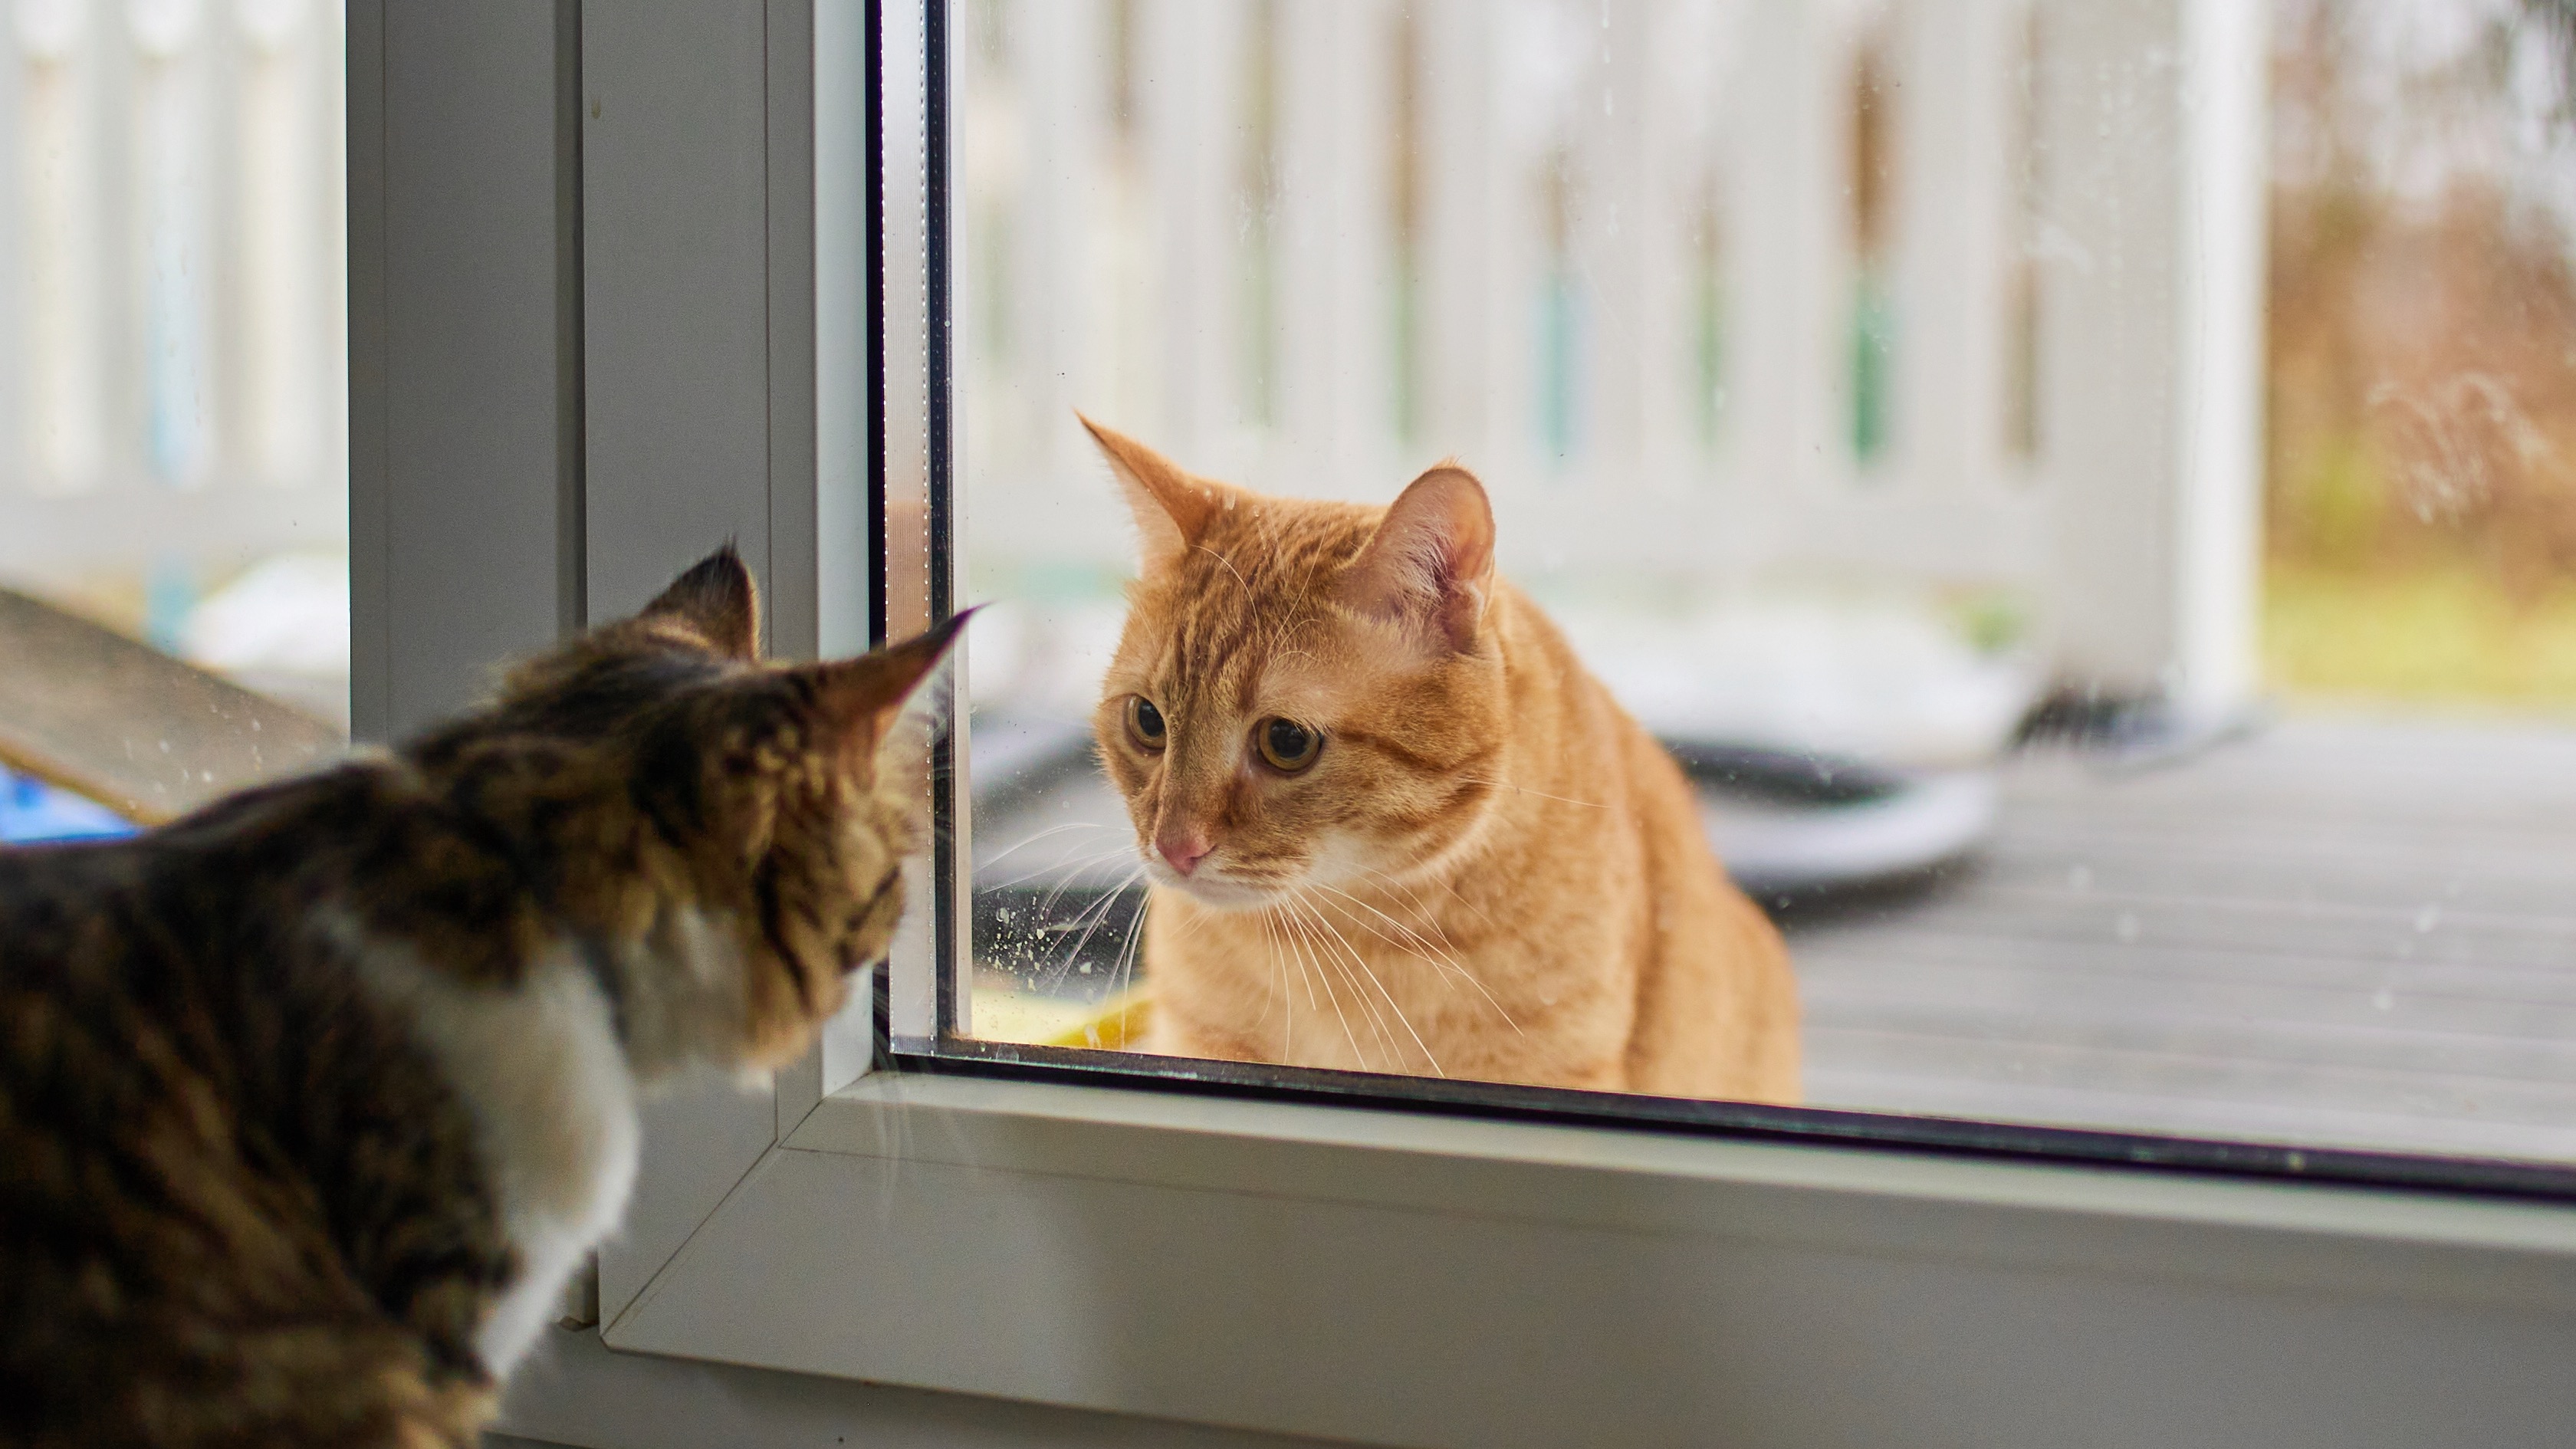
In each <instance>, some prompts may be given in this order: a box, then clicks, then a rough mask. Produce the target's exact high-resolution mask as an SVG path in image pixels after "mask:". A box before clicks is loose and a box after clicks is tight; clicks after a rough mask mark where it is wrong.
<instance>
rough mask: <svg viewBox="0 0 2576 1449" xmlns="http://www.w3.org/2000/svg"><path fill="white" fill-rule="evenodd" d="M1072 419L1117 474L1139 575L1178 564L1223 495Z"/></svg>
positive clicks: (1130, 441)
mask: <svg viewBox="0 0 2576 1449" xmlns="http://www.w3.org/2000/svg"><path fill="white" fill-rule="evenodd" d="M1074 416H1075V417H1076V418H1080V419H1081V421H1082V426H1083V427H1084V428H1085V429H1086V430H1088V431H1089V432H1090V434H1091V440H1092V441H1093V442H1095V443H1098V444H1099V445H1100V451H1101V454H1102V456H1104V457H1106V458H1107V459H1108V460H1109V471H1110V472H1111V473H1113V474H1115V475H1117V478H1118V489H1119V491H1120V492H1122V493H1124V494H1126V495H1127V507H1128V508H1129V509H1130V510H1131V511H1133V512H1134V513H1135V515H1136V533H1137V536H1138V539H1139V540H1140V542H1141V544H1142V548H1143V555H1144V557H1143V563H1144V572H1146V573H1149V574H1152V573H1159V572H1161V571H1163V570H1164V569H1168V568H1170V567H1171V566H1172V565H1173V564H1175V563H1177V562H1179V561H1180V558H1181V556H1182V555H1183V554H1186V553H1188V552H1189V551H1190V549H1191V547H1192V546H1193V545H1195V544H1197V542H1198V541H1199V535H1200V534H1203V533H1205V532H1207V526H1208V521H1209V520H1210V519H1212V518H1214V517H1216V515H1217V513H1218V511H1219V510H1221V509H1222V508H1223V507H1224V506H1225V496H1224V494H1223V493H1222V492H1221V491H1220V490H1219V489H1217V488H1216V487H1214V486H1212V485H1210V484H1207V483H1204V482H1201V481H1200V480H1198V479H1196V478H1193V477H1191V476H1190V475H1189V474H1187V473H1185V472H1183V471H1181V467H1180V465H1179V464H1177V463H1174V462H1173V461H1172V460H1171V459H1169V458H1166V457H1164V456H1163V455H1162V454H1160V453H1157V452H1155V451H1154V450H1153V449H1151V448H1148V447H1146V446H1145V445H1144V444H1142V443H1140V442H1137V441H1136V440H1135V439H1134V438H1131V437H1128V436H1127V435H1126V434H1125V433H1121V432H1118V431H1116V430H1115V429H1111V428H1104V427H1102V426H1101V425H1100V424H1098V423H1095V422H1093V421H1092V420H1091V419H1089V418H1087V417H1083V415H1082V414H1081V413H1079V412H1077V413H1075V414H1074Z"/></svg>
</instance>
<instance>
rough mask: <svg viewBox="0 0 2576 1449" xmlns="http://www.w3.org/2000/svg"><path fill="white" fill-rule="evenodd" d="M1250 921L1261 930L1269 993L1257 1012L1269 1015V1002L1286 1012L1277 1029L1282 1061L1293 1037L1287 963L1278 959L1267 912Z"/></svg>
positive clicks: (1293, 1014)
mask: <svg viewBox="0 0 2576 1449" xmlns="http://www.w3.org/2000/svg"><path fill="white" fill-rule="evenodd" d="M1254 923H1255V924H1256V925H1258V926H1259V927H1260V929H1261V949H1262V951H1263V952H1264V954H1266V955H1267V956H1268V957H1269V964H1270V970H1269V973H1268V974H1267V976H1266V977H1265V978H1264V984H1265V986H1266V987H1267V988H1268V990H1269V993H1270V994H1269V996H1268V997H1266V998H1264V1000H1263V1001H1262V1003H1261V1014H1262V1016H1263V1017H1265V1018H1267V1017H1268V1016H1269V1015H1270V1004H1271V1002H1273V1001H1276V1002H1277V1003H1279V1005H1280V1007H1281V1009H1282V1010H1283V1011H1284V1012H1285V1013H1286V1014H1287V1022H1286V1024H1285V1025H1283V1026H1281V1027H1280V1028H1279V1056H1280V1059H1281V1060H1283V1061H1284V1060H1286V1059H1287V1056H1288V1048H1289V1046H1290V1044H1291V1043H1293V1042H1295V1041H1296V1039H1297V993H1296V992H1294V991H1292V990H1290V989H1289V988H1288V971H1287V965H1286V963H1285V962H1283V961H1281V960H1280V957H1279V940H1278V937H1277V936H1276V935H1275V934H1274V933H1273V932H1272V930H1271V927H1270V917H1269V914H1268V913H1267V912H1264V913H1263V914H1262V915H1260V916H1258V917H1255V918H1254Z"/></svg>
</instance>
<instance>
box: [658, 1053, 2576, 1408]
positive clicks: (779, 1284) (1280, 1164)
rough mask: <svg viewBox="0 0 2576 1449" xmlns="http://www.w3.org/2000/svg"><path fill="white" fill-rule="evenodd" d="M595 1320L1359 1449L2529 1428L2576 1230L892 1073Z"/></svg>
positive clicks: (1583, 1133) (2487, 1216)
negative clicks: (658, 1273) (638, 1291)
mask: <svg viewBox="0 0 2576 1449" xmlns="http://www.w3.org/2000/svg"><path fill="white" fill-rule="evenodd" d="M782 1243H797V1244H802V1245H806V1247H805V1251H802V1252H800V1253H798V1254H796V1255H795V1256H794V1257H793V1258H782V1256H781V1255H780V1253H779V1251H778V1246H779V1245H780V1244H782ZM898 1243H899V1244H901V1245H902V1250H901V1251H893V1250H891V1249H892V1245H894V1244H898ZM607 1337H608V1342H609V1343H610V1344H611V1345H612V1346H613V1347H618V1348H621V1349H626V1350H630V1351H637V1350H640V1351H663V1352H683V1353H691V1354H696V1355H702V1356H707V1357H714V1358H720V1359H724V1360H728V1361H732V1362H737V1363H750V1364H760V1365H766V1366H771V1367H778V1368H787V1369H793V1370H798V1371H803V1372H810V1373H825V1374H834V1375H845V1376H851V1377H860V1378H867V1379H871V1380H876V1381H879V1382H894V1383H910V1384H915V1385H922V1386H935V1387H942V1388H949V1389H958V1390H965V1391H969V1392H978V1393H991V1394H999V1395H1005V1396H1011V1397H1021V1398H1029V1399H1035V1400H1039V1401H1042V1402H1051V1403H1061V1404H1069V1405H1078V1406H1083V1407H1091V1408H1107V1409H1116V1410H1121V1411H1128V1412H1141V1413H1148V1414H1154V1415H1160V1416H1168V1417H1178V1418H1185V1419H1193V1420H1201V1421H1213V1422H1225V1423H1235V1424H1242V1425H1246V1426H1250V1427H1259V1428H1265V1429H1270V1430H1273V1431H1281V1432H1298V1433H1309V1434H1319V1435H1327V1436H1331V1437H1335V1438H1344V1439H1350V1440H1354V1441H1357V1442H1363V1443H1384V1444H1475V1445H1515V1444H1529V1445H1550V1446H1556V1445H1564V1444H1570V1443H1620V1444H1660V1443H1696V1442H1706V1440H1707V1438H1708V1436H1709V1435H1711V1434H1712V1433H1722V1434H1723V1435H1724V1437H1725V1438H1726V1439H1727V1441H1728V1442H1733V1443H1743V1444H1749V1445H1767V1444H1782V1445H1791V1444H1795V1445H1802V1446H1812V1445H1838V1444H1854V1445H1859V1444H1884V1443H1959V1444H1970V1443H1974V1444H1982V1445H2020V1444H2029V1445H2042V1444H2047V1445H2055V1444H2062V1443H2063V1442H2065V1438H2064V1435H2065V1432H2066V1428H2065V1426H2066V1423H2067V1422H2068V1419H2067V1415H2069V1414H2073V1415H2077V1416H2080V1417H2081V1419H2082V1421H2083V1422H2085V1423H2086V1424H2088V1425H2090V1426H2092V1427H2091V1429H2090V1430H2088V1434H2089V1438H2088V1442H2098V1443H2102V1444H2110V1445H2126V1444H2137V1445H2150V1444H2170V1443H2177V1442H2222V1441H2223V1442H2263V1443H2267V1444H2279V1445H2306V1444H2317V1445H2327V1444H2334V1445H2355V1444H2392V1445H2394V1444H2406V1443H2415V1442H2423V1441H2424V1440H2425V1439H2427V1438H2444V1439H2446V1440H2457V1441H2463V1442H2478V1443H2482V1444H2483V1443H2495V1444H2525V1443H2528V1444H2540V1443H2546V1442H2551V1436H2553V1435H2554V1434H2555V1433H2556V1432H2557V1428H2558V1426H2559V1422H2560V1418H2561V1415H2560V1414H2559V1412H2558V1410H2559V1409H2562V1408H2563V1401H2562V1399H2561V1397H2560V1390H2559V1387H2558V1381H2559V1374H2558V1367H2557V1366H2558V1365H2559V1364H2561V1363H2563V1361H2564V1358H2565V1355H2566V1353H2567V1352H2568V1351H2569V1349H2571V1348H2576V1219H2571V1218H2570V1217H2569V1216H2568V1215H2567V1214H2565V1213H2564V1212H2563V1211H2559V1210H2556V1209H2550V1208H2540V1207H2530V1206H2517V1205H2511V1204H2501V1203H2480V1202H2467V1201H2454V1202H2443V1201H2438V1200H2425V1199H2407V1198H2403V1197H2399V1196H2395V1195H2389V1194H2371V1193H2360V1192H2350V1191H2340V1190H2333V1189H2318V1188H2299V1187H2289V1186H2281V1185H2268V1184H2264V1185H2258V1184H2245V1183H2226V1182H2212V1181H2194V1180H2189V1179H2183V1178H2177V1177H2151V1176H2141V1175H2136V1174H2126V1173H2119V1172H2112V1171H2097V1170H2071V1169H2062V1168H2039V1167H2027V1166H2018V1165H2009V1164H1997V1163H1990V1162H1976V1161H1969V1160H1959V1159H1952V1160H1944V1159H1934V1158H1923V1157H1906V1156H1902V1155H1892V1154H1877V1153H1869V1152H1865V1151H1853V1150H1836V1149H1818V1148H1786V1147H1768V1146H1757V1145H1752V1144H1744V1143H1726V1142H1718V1141H1704V1140H1691V1139H1684V1138H1675V1137H1668V1136H1656V1135H1651V1134H1627V1133H1616V1132H1603V1131H1597V1130H1583V1129H1571V1128H1549V1127H1537V1126H1527V1125H1512V1124H1499V1123H1476V1122H1465V1121H1459V1120H1455V1119H1442V1118H1432V1117H1420V1116H1411V1115H1404V1114H1387V1113H1365V1112H1353V1111H1349V1110H1346V1109H1339V1108H1332V1107H1321V1106H1316V1107H1302V1106H1284V1105H1270V1104H1253V1103H1243V1102H1230V1101H1222V1100H1217V1099H1207V1098H1191V1097H1175V1096H1168V1095H1160V1094H1138V1093H1114V1092H1104V1091H1099V1090H1096V1089H1089V1088H1080V1087H1064V1086H1040V1085H1034V1084H1026V1083H1005V1082H989V1081H972V1080H965V1079H954V1078H932V1079H922V1080H909V1081H894V1080H890V1079H886V1078H871V1079H870V1080H869V1081H868V1082H867V1083H864V1084H862V1085H861V1086H860V1087H858V1088H855V1089H853V1090H852V1091H850V1092H845V1093H843V1094H841V1095H840V1096H838V1097H836V1098H834V1099H833V1100H832V1101H830V1102H827V1103H826V1104H824V1106H823V1107H822V1108H821V1109H819V1110H818V1111H817V1113H816V1114H815V1115H814V1116H813V1117H811V1118H809V1119H808V1121H807V1123H806V1125H805V1127H804V1128H803V1129H801V1130H800V1132H799V1133H798V1134H797V1136H796V1137H794V1138H792V1139H791V1140H790V1142H789V1144H788V1150H784V1151H781V1152H778V1153H776V1154H773V1155H772V1156H771V1157H769V1158H767V1159H765V1160H764V1161H763V1162H762V1163H761V1165H760V1166H759V1167H758V1168H756V1169H755V1170H754V1172H753V1173H752V1174H751V1176H750V1177H749V1178H748V1179H746V1180H745V1182H744V1183H743V1184H742V1186H741V1187H740V1188H739V1189H738V1190H737V1191H736V1193H735V1194H734V1195H733V1197H732V1198H731V1199H729V1201H728V1202H727V1204H726V1206H725V1207H724V1208H723V1209H722V1210H721V1211H720V1212H719V1213H718V1214H717V1215H716V1217H715V1219H714V1220H713V1221H711V1222H710V1223H709V1224H708V1225H707V1226H706V1227H705V1228H704V1229H702V1230H701V1231H700V1233H699V1234H698V1236H697V1237H696V1238H695V1239H694V1240H693V1241H692V1242H691V1244H690V1245H689V1247H688V1248H687V1249H686V1250H685V1251H684V1252H683V1253H682V1255H681V1256H680V1258H679V1259H678V1261H676V1262H675V1263H674V1264H673V1265H672V1267H671V1268H670V1269H669V1270H668V1271H666V1273H665V1274H664V1276H663V1278H662V1279H661V1280H660V1281H659V1283H658V1284H657V1285H656V1289H655V1291H654V1293H653V1294H652V1295H651V1296H649V1297H647V1298H646V1299H644V1300H643V1301H641V1302H639V1303H638V1304H637V1305H636V1306H635V1308H634V1309H632V1310H631V1311H630V1312H629V1313H628V1314H627V1315H626V1316H625V1317H623V1318H622V1319H620V1320H618V1321H617V1322H616V1323H615V1324H614V1325H613V1326H612V1327H611V1328H610V1330H609V1332H608V1335H607ZM2040 1385H2046V1386H2047V1387H2046V1389H2045V1390H2041V1389H2039V1388H2038V1387H2037V1386H2040Z"/></svg>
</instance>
